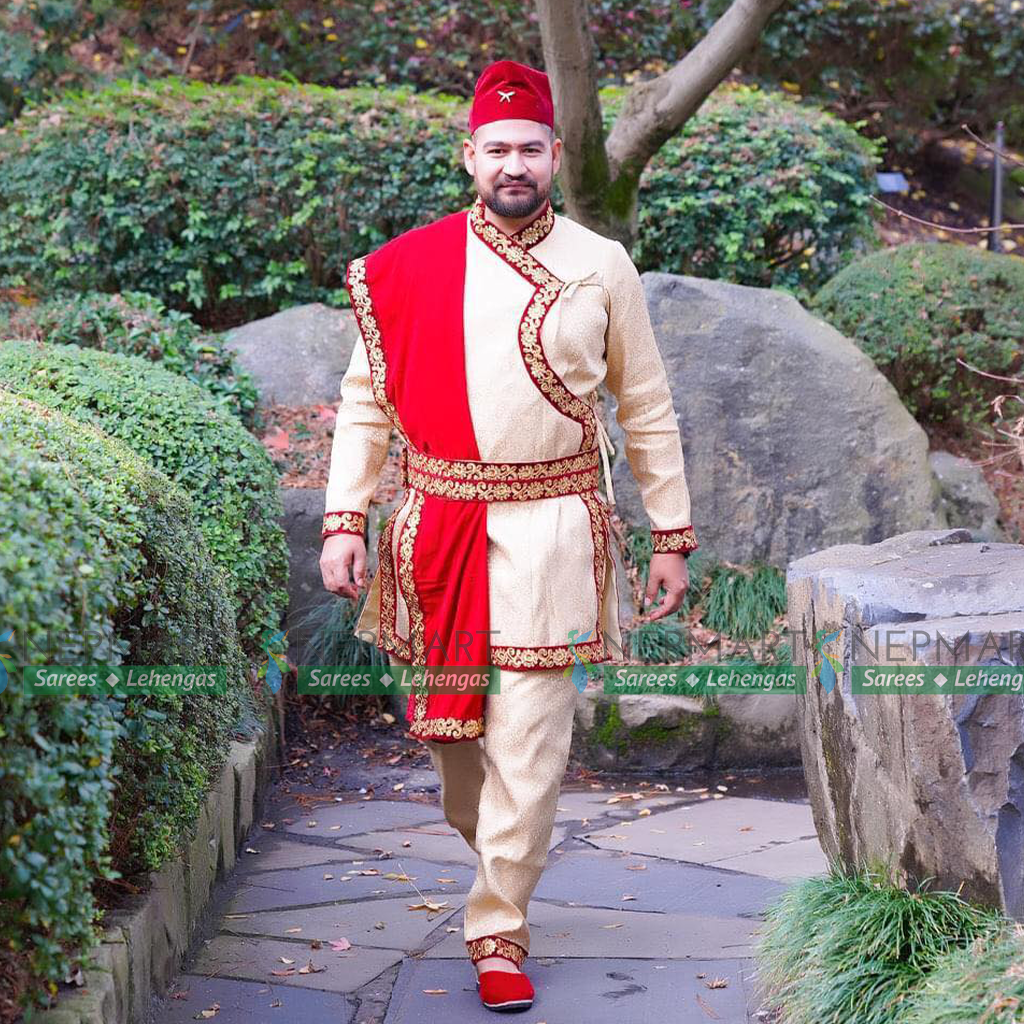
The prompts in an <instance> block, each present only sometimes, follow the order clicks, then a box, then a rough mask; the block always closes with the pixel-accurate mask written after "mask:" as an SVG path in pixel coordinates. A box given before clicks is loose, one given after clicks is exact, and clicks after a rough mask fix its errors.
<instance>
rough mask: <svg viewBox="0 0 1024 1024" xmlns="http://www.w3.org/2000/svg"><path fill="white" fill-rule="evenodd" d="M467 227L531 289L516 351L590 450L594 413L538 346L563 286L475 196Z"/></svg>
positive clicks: (547, 395)
mask: <svg viewBox="0 0 1024 1024" xmlns="http://www.w3.org/2000/svg"><path fill="white" fill-rule="evenodd" d="M469 223H470V225H471V226H472V228H473V230H474V232H476V234H477V235H478V236H479V237H480V238H481V239H482V240H483V241H484V242H485V243H486V244H487V245H488V246H489V247H490V248H491V249H493V250H494V251H495V252H496V253H497V254H498V255H499V256H500V257H501V258H502V259H503V260H505V262H506V263H508V264H509V265H510V266H511V267H512V268H513V269H514V270H516V271H517V272H518V273H519V274H520V275H521V276H522V277H524V278H525V279H526V280H527V281H529V282H530V283H531V284H532V285H533V286H534V293H533V295H532V296H531V298H530V301H529V302H528V303H527V306H526V309H525V310H524V312H523V316H522V319H521V320H520V322H519V348H520V351H521V352H522V354H523V362H524V363H525V364H526V369H527V372H528V373H529V374H530V377H531V378H532V379H533V382H534V384H536V386H537V388H538V389H539V390H540V392H541V394H543V395H544V397H545V398H547V400H548V401H549V402H550V403H551V404H552V405H553V406H554V407H555V408H556V409H557V410H558V411H559V412H560V413H562V415H564V416H567V417H568V418H569V419H571V420H575V421H576V422H577V423H579V424H580V426H581V427H582V428H583V441H582V443H581V444H580V448H581V449H583V448H592V447H593V446H594V436H595V433H596V430H597V427H596V424H595V412H594V409H593V408H592V407H591V406H590V405H589V404H588V403H587V402H585V401H583V399H582V398H580V397H579V396H578V395H575V394H573V392H571V391H570V390H569V389H568V388H567V387H566V386H565V383H564V382H563V380H562V378H561V377H559V376H558V374H557V373H555V371H554V370H553V369H552V368H551V365H550V364H549V363H548V361H547V357H546V356H545V355H544V348H543V346H542V345H541V338H540V331H541V325H542V324H543V322H544V317H545V316H547V313H548V310H549V309H550V308H551V307H552V306H553V305H554V303H555V300H556V299H557V298H558V295H559V293H560V292H561V290H562V287H563V286H564V283H565V282H564V281H561V280H560V279H559V278H557V277H555V275H554V274H552V273H551V271H550V270H548V268H547V267H545V266H544V264H543V263H541V262H540V261H539V260H537V258H536V257H535V256H533V255H532V254H531V253H530V252H529V250H528V249H526V248H524V247H523V246H522V245H520V244H519V243H518V242H517V241H516V239H515V236H513V235H507V234H505V232H504V231H502V230H501V229H500V228H499V227H497V225H495V224H492V223H491V222H490V221H489V220H487V218H486V217H485V216H484V201H483V200H482V199H481V198H480V197H479V196H477V198H476V201H475V202H474V203H473V205H472V207H471V208H470V211H469Z"/></svg>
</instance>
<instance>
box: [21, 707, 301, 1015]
mask: <svg viewBox="0 0 1024 1024" xmlns="http://www.w3.org/2000/svg"><path fill="white" fill-rule="evenodd" d="M282 715H283V703H282V702H281V701H280V700H275V701H273V702H272V704H271V705H270V707H269V710H268V711H267V714H266V715H265V717H264V720H263V722H262V723H261V724H260V727H259V730H258V734H257V736H256V738H255V739H253V740H250V741H246V742H239V741H237V740H235V741H232V743H231V746H230V748H229V750H228V756H227V759H226V761H225V763H224V766H223V768H222V769H221V773H220V775H219V777H218V779H217V782H216V783H215V784H214V785H213V786H211V787H210V792H209V793H208V795H207V799H206V803H205V805H204V807H203V809H202V811H201V812H200V815H199V818H198V820H197V821H196V823H195V834H194V838H192V839H191V840H189V841H188V842H187V843H186V845H185V847H184V850H183V852H182V853H181V854H180V855H179V856H178V857H176V858H175V859H174V860H172V861H169V862H168V863H167V864H165V865H164V866H163V867H162V868H161V869H160V870H159V871H154V872H151V873H150V876H149V877H150V881H151V883H152V884H151V887H150V889H149V891H148V892H147V893H145V894H142V895H139V896H134V897H129V899H128V901H126V903H125V904H124V905H123V906H122V907H119V908H118V909H117V910H116V911H114V912H112V913H110V914H109V915H108V923H107V927H106V928H105V930H104V932H103V938H102V941H101V942H100V944H99V945H98V946H95V947H94V948H93V949H91V950H89V951H88V953H87V954H83V962H84V958H85V956H88V957H89V958H91V963H92V965H91V966H89V967H87V968H84V969H83V972H82V973H83V974H84V976H85V985H83V986H82V987H81V988H80V989H77V990H64V991H62V992H61V993H60V994H59V996H58V999H57V1001H56V1003H55V1004H54V1005H53V1006H52V1007H51V1008H49V1009H45V1010H37V1011H34V1012H31V1011H30V1013H27V1014H26V1015H25V1018H24V1019H25V1020H26V1022H27V1021H32V1024H146V1022H147V1021H149V1020H150V1019H151V1018H152V1010H151V1004H152V999H153V997H154V996H156V995H163V993H164V992H165V991H166V988H167V986H168V985H169V984H170V982H171V980H172V979H173V978H174V976H175V975H176V974H177V972H178V970H179V968H180V967H181V965H182V963H183V961H184V958H185V956H186V954H187V952H188V950H189V947H190V944H191V942H192V940H193V938H195V936H196V932H197V929H198V926H199V925H200V924H201V922H202V920H203V913H204V911H205V910H206V908H207V904H208V902H209V900H210V896H211V893H212V890H213V886H214V883H215V882H216V881H218V880H220V879H222V878H224V877H226V876H227V875H228V874H229V873H230V872H231V870H232V869H233V868H234V866H235V863H236V859H237V854H238V849H239V846H240V845H241V844H242V843H243V842H244V841H245V838H246V836H247V835H248V833H249V830H250V829H251V828H252V825H253V823H254V821H255V820H256V815H257V813H258V812H259V810H260V808H261V806H262V803H263V799H264V797H265V796H266V794H267V792H268V790H269V788H270V786H271V784H272V783H273V781H274V780H275V777H276V774H277V772H278V765H279V764H280V756H279V755H280V750H279V744H280V735H281V733H282V732H283V726H282Z"/></svg>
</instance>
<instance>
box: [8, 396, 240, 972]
mask: <svg viewBox="0 0 1024 1024" xmlns="http://www.w3.org/2000/svg"><path fill="white" fill-rule="evenodd" d="M0 431H2V433H3V436H4V439H5V443H6V449H5V457H4V459H3V460H0V616H2V622H3V623H4V635H5V639H6V643H5V644H4V646H3V650H4V653H5V655H6V657H5V659H4V661H5V667H6V668H7V671H8V673H9V679H8V685H7V687H6V689H5V691H4V692H3V693H2V695H0V704H2V706H3V714H2V716H0V890H2V893H3V899H0V931H2V933H3V934H4V936H5V938H8V939H9V940H10V942H11V944H12V945H11V946H10V949H11V950H12V951H13V953H14V954H15V955H18V956H20V957H22V958H23V960H24V961H25V962H26V964H27V967H28V970H29V973H30V974H31V975H32V976H33V977H34V978H35V979H36V980H37V981H39V982H41V983H43V984H44V985H45V987H46V988H47V989H48V990H49V991H51V992H52V991H54V990H55V985H56V983H58V982H59V981H62V980H63V979H64V977H65V975H66V973H67V969H68V965H69V958H72V957H74V955H75V953H76V951H78V950H80V949H82V948H85V947H87V946H89V945H91V944H92V943H93V941H94V940H95V938H96V934H95V932H94V930H93V923H94V919H95V917H96V906H95V903H94V900H93V896H92V887H93V885H94V884H95V883H96V882H97V881H99V880H101V879H111V878H116V877H118V876H119V875H127V874H133V873H135V872H137V871H140V870H145V869H152V868H157V867H159V866H160V865H161V864H162V863H163V862H164V861H166V860H167V859H168V857H169V856H170V855H171V854H172V853H173V852H174V850H175V849H176V847H177V845H178V843H179V842H180V841H181V839H182V838H183V837H184V836H185V835H186V834H187V833H188V831H189V829H190V828H191V827H192V826H193V824H194V822H195V820H196V818H197V816H198V814H199V811H200V809H201V807H202V805H203V803H204V801H205V797H206V793H207V791H208V788H209V783H210V780H211V779H213V778H215V777H216V775H217V773H218V771H219V770H220V767H221V766H222V764H223V762H224V757H225V755H226V752H227V746H228V743H229V742H230V739H231V734H232V731H233V730H234V729H235V728H240V729H242V730H243V731H248V730H249V729H250V727H251V725H252V723H253V718H254V710H255V709H254V704H253V695H252V687H251V685H250V684H249V679H248V673H247V669H246V666H245V662H244V660H243V658H242V653H241V650H240V648H239V645H238V639H237V633H236V632H235V627H234V621H233V608H232V606H231V603H230V601H229V599H228V597H227V593H226V591H225V588H224V582H223V578H222V576H221V574H220V573H219V572H218V570H217V569H216V567H215V566H214V565H213V564H212V562H211V561H210V558H209V554H208V552H207V550H206V546H205V544H204V542H203V539H202V536H201V534H200V533H199V530H198V528H197V526H196V524H195V522H194V519H193V517H192V513H191V508H190V503H189V499H188V497H187V495H186V494H185V493H184V492H183V491H182V490H181V489H180V488H178V487H176V486H175V485H174V484H172V483H171V482H170V481H169V480H168V479H167V478H166V477H165V476H163V475H162V474H160V473H157V472H156V471H155V470H153V468H152V467H151V466H150V465H149V464H148V463H146V462H144V461H143V460H142V459H140V458H139V457H138V456H136V455H135V454H134V453H133V452H131V451H130V450H129V449H128V448H127V447H126V446H125V445H123V444H121V443H119V442H116V441H114V440H113V439H111V438H109V437H107V436H106V435H104V434H103V433H101V432H100V431H98V430H96V429H94V428H92V427H89V426H86V425H84V424H82V423H80V422H78V421H76V420H73V419H71V418H70V417H67V416H64V415H62V414H61V413H59V412H57V411H55V410H53V409H50V408H47V407H46V406H43V405H39V404H37V403H34V402H30V401H26V400H24V399H20V398H17V397H15V396H13V395H12V394H11V393H10V392H8V391H6V390H3V389H0ZM10 630H13V633H14V635H13V636H10V635H9V631H10ZM95 664H109V665H120V664H165V665H169V664H189V665H191V664H198V665H204V664H214V665H222V666H224V667H225V670H226V675H227V681H228V692H227V694H226V695H205V696H203V695H198V694H195V695H181V694H158V693H145V694H138V695H134V696H132V697H126V696H124V695H114V694H112V693H111V694H99V695H95V696H88V697H86V696H84V695H76V696H67V697H55V696H54V697H45V696H27V695H25V694H24V693H23V692H22V669H23V668H24V667H25V666H27V665H54V666H62V667H74V666H81V665H95Z"/></svg>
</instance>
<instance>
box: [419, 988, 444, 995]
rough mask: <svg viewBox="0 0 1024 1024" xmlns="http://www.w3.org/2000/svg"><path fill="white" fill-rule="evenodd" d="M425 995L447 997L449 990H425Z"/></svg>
mask: <svg viewBox="0 0 1024 1024" xmlns="http://www.w3.org/2000/svg"><path fill="white" fill-rule="evenodd" d="M423 994H424V995H428V996H446V995H448V989H446V988H425V989H424V990H423Z"/></svg>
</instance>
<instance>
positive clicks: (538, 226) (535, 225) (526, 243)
mask: <svg viewBox="0 0 1024 1024" xmlns="http://www.w3.org/2000/svg"><path fill="white" fill-rule="evenodd" d="M477 198H478V200H479V202H480V205H481V206H483V200H482V199H479V196H478V197H477ZM481 212H482V211H481ZM554 226H555V211H554V210H553V209H552V208H551V200H550V199H549V200H547V201H546V202H545V204H544V210H543V211H542V212H541V214H540V215H539V216H538V217H535V218H534V219H533V220H531V221H530V223H529V224H527V225H526V227H524V228H520V229H519V230H518V231H516V232H515V233H514V234H513V235H512V238H514V239H515V240H516V241H517V242H518V243H519V244H520V245H521V246H522V247H523V248H524V249H529V248H531V247H532V246H534V245H536V244H537V243H538V242H540V241H542V240H543V239H545V238H547V236H548V235H549V234H551V229H552V228H553V227H554Z"/></svg>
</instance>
